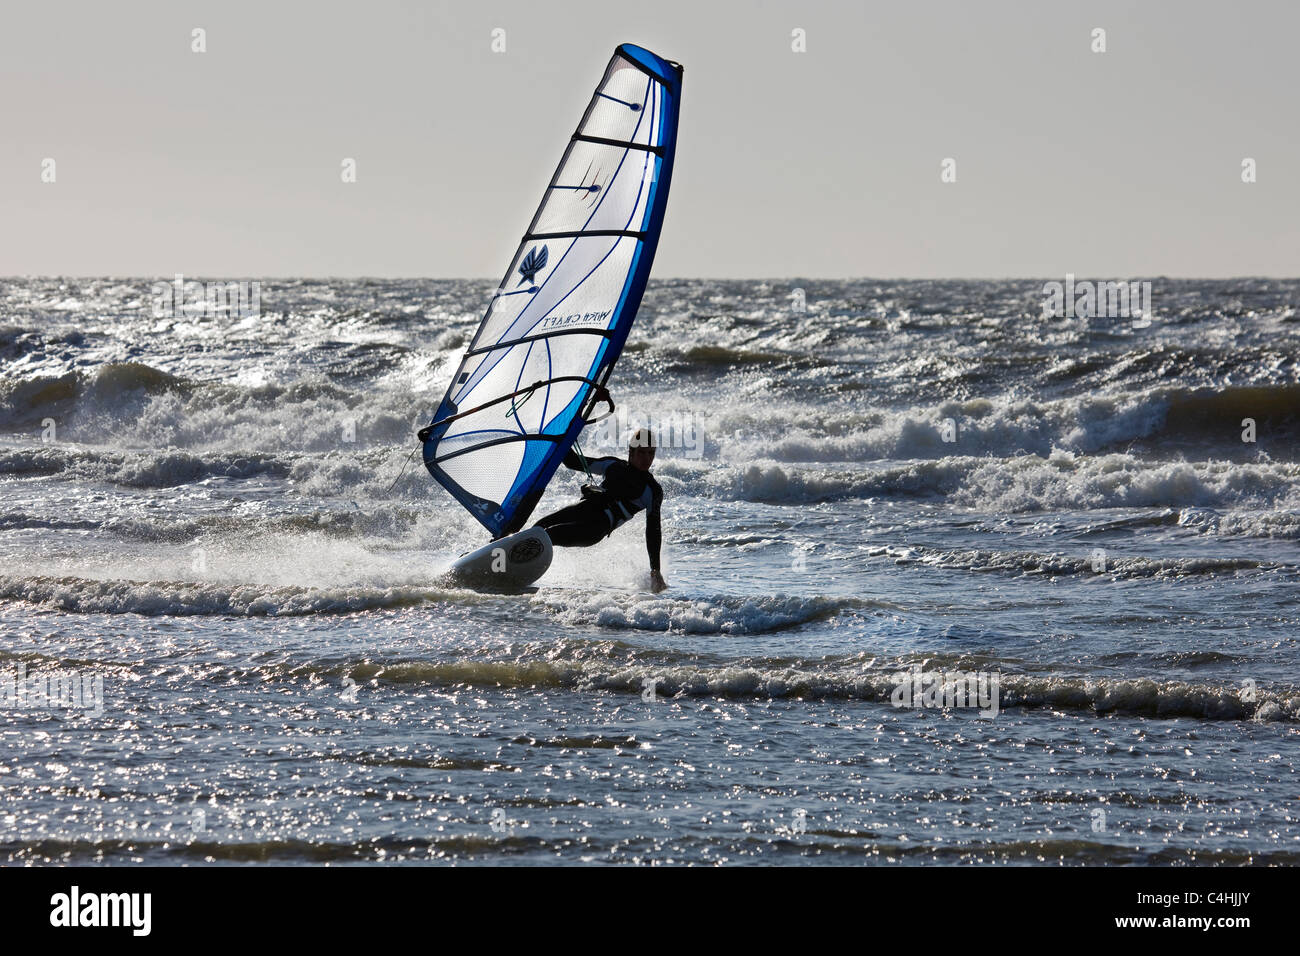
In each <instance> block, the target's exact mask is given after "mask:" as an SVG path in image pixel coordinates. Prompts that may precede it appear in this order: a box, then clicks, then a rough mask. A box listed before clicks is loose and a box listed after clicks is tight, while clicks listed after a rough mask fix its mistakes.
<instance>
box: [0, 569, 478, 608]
mask: <svg viewBox="0 0 1300 956" xmlns="http://www.w3.org/2000/svg"><path fill="white" fill-rule="evenodd" d="M470 595H472V592H453V591H449V590H447V589H439V588H430V587H413V586H409V585H406V586H395V587H388V588H376V587H331V588H305V587H269V586H267V585H260V584H236V585H231V584H202V583H188V582H183V581H125V580H96V579H90V578H78V577H58V578H56V577H46V576H38V577H16V576H12V575H0V600H5V601H22V602H26V603H28V604H35V605H38V606H40V607H43V608H47V609H50V610H57V611H63V612H66V613H73V614H142V615H146V616H150V617H156V616H162V615H169V616H182V617H184V616H193V615H215V616H236V617H298V616H303V615H309V614H351V613H354V612H356V611H369V610H374V609H378V608H398V607H410V606H413V605H417V604H423V603H426V602H429V601H437V600H442V599H446V598H447V597H448V596H455V597H457V598H458V599H459V600H461V601H464V600H467V599H470V600H472V597H471V596H470Z"/></svg>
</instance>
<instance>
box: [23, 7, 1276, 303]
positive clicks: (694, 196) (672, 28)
mask: <svg viewBox="0 0 1300 956" xmlns="http://www.w3.org/2000/svg"><path fill="white" fill-rule="evenodd" d="M196 27H197V28H203V29H204V30H205V31H206V42H207V52H205V53H193V52H191V31H192V30H193V29H194V28H196ZM1097 27H1100V28H1104V29H1105V31H1106V46H1107V51H1106V52H1105V53H1094V52H1092V50H1091V46H1092V43H1093V39H1092V31H1093V29H1094V28H1097ZM494 28H501V29H503V30H505V41H506V51H505V52H504V53H493V52H492V50H491V44H492V31H493V29H494ZM796 28H798V29H802V30H804V31H806V37H807V40H806V43H807V52H805V53H796V52H793V51H792V50H791V43H792V40H791V31H792V30H795V29H796ZM1297 36H1300V3H1295V2H1290V0H1277V2H1258V0H1255V2H1252V0H1244V2H1233V3H1192V2H1186V0H1182V2H1150V0H1146V2H1132V0H1125V2H1119V3H1057V2H1053V3H1044V2H1041V0H1025V2H990V3H979V2H970V0H953V2H931V3H924V2H906V3H905V2H893V3H879V4H868V3H862V2H849V0H811V2H810V0H798V2H735V0H733V2H725V0H655V2H654V3H649V4H647V3H624V2H616V0H546V2H540V0H529V2H518V3H516V2H510V3H493V2H397V0H366V2H319V0H316V2H268V0H260V2H232V0H219V2H218V0H213V2H175V0H168V2H156V3H154V2H129V0H127V2H120V3H103V2H98V0H96V2H68V3H35V2H33V3H17V2H7V3H5V4H4V5H3V6H2V7H0V275H27V274H38V275H39V274H63V275H133V276H170V275H172V274H174V273H177V272H183V273H185V274H187V275H194V276H209V277H221V278H239V277H255V276H291V275H293V276H362V275H366V276H432V277H452V276H471V277H484V278H491V279H495V278H496V277H498V276H499V275H500V273H501V272H502V270H503V269H504V268H505V264H506V260H507V258H508V257H509V256H510V254H511V253H512V252H513V251H514V248H515V245H516V243H517V242H518V240H519V237H520V235H521V234H522V232H523V230H524V229H525V227H526V226H527V225H528V221H529V219H530V218H531V215H532V212H533V209H534V207H535V206H536V205H537V203H538V201H539V200H540V198H541V192H542V189H543V188H544V187H545V185H546V183H547V181H548V180H549V178H550V175H551V172H552V170H553V168H554V166H555V164H556V162H557V161H558V160H559V157H560V154H561V153H562V151H563V149H564V146H565V144H566V142H567V139H568V136H569V134H570V133H571V132H572V131H573V128H574V126H576V124H577V121H578V119H579V117H580V115H581V112H582V109H583V108H584V106H585V105H586V102H587V99H588V97H589V96H590V94H591V90H592V88H593V87H594V86H595V84H596V82H597V81H598V80H599V78H600V74H601V71H602V69H603V68H604V66H605V63H606V62H607V60H608V59H609V57H610V55H611V54H612V52H613V49H614V47H615V46H617V45H618V43H620V42H624V41H628V42H634V43H638V44H640V45H642V46H645V47H648V48H649V49H651V50H653V51H655V52H656V53H658V54H660V55H662V56H664V57H666V58H669V59H674V60H677V61H679V62H681V63H682V64H683V65H684V66H685V68H686V75H685V81H684V86H683V103H682V120H681V129H680V147H679V149H678V154H677V166H676V170H675V172H674V175H673V186H672V196H671V198H670V200H669V203H668V216H667V220H666V225H665V228H664V234H663V238H662V241H661V244H660V248H659V254H658V258H657V261H656V264H655V269H654V273H653V274H654V275H655V276H656V277H660V278H664V277H670V276H734V277H771V278H789V277H806V278H812V277H833V276H878V277H946V276H953V277H1021V276H1024V277H1041V276H1047V277H1054V276H1061V275H1063V274H1064V273H1066V272H1073V273H1075V274H1078V275H1080V276H1092V277H1096V278H1118V277H1127V276H1136V275H1143V276H1154V275H1170V276H1231V275H1286V276H1295V275H1297V274H1298V273H1300V184H1298V183H1297V180H1298V178H1300V80H1298V79H1297V75H1296V56H1295V44H1296V38H1297ZM345 157H351V158H354V159H355V160H356V163H357V182H355V183H350V184H348V183H343V182H342V181H341V179H340V170H341V167H340V164H341V163H342V161H343V160H344V158H345ZM947 157H951V158H953V159H955V160H956V172H957V181H956V182H955V183H948V184H945V183H942V182H941V181H940V166H941V163H942V161H943V160H944V159H945V158H947ZM1247 157H1250V158H1253V159H1254V160H1255V161H1256V163H1257V176H1258V181H1257V182H1255V183H1253V184H1245V183H1243V182H1242V181H1241V164H1242V160H1243V159H1245V158H1247ZM47 158H51V159H53V160H54V161H55V164H56V165H55V172H56V176H57V179H56V181H55V182H54V183H43V182H42V181H41V176H42V163H43V161H44V160H45V159H47Z"/></svg>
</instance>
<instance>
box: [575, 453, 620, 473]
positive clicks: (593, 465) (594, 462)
mask: <svg viewBox="0 0 1300 956" xmlns="http://www.w3.org/2000/svg"><path fill="white" fill-rule="evenodd" d="M620 460H621V459H618V458H588V459H587V465H586V467H585V468H584V467H583V465H582V456H581V455H579V454H578V450H577V449H576V448H570V449H569V451H568V453H567V454H565V456H564V467H565V468H572V469H573V470H574V471H590V472H591V474H592V477H594V478H603V477H605V469H606V468H608V467H609V466H610V465H612V464H613V463H614V462H616V461H620Z"/></svg>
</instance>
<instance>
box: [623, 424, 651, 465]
mask: <svg viewBox="0 0 1300 956" xmlns="http://www.w3.org/2000/svg"><path fill="white" fill-rule="evenodd" d="M654 461H655V436H654V432H652V431H651V430H650V429H648V428H638V429H637V430H636V431H634V432H633V433H632V437H631V438H630V439H628V443H627V462H628V464H629V465H631V466H632V467H633V468H637V469H640V470H641V471H649V470H650V466H651V465H653V464H654Z"/></svg>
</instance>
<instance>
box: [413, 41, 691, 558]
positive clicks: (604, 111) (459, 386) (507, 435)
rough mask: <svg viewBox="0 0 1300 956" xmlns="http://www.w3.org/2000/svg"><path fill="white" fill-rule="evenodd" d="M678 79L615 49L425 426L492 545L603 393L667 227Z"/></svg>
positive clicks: (511, 525)
mask: <svg viewBox="0 0 1300 956" xmlns="http://www.w3.org/2000/svg"><path fill="white" fill-rule="evenodd" d="M681 81H682V68H681V67H680V66H679V65H678V64H676V63H673V62H671V61H669V60H664V59H661V58H660V57H658V56H655V55H654V54H653V53H651V52H650V51H648V50H643V49H641V48H640V47H637V46H632V45H630V44H623V45H622V46H620V47H619V48H618V49H617V50H615V51H614V57H613V59H611V60H610V62H609V66H608V67H607V68H606V70H605V75H604V78H603V79H602V80H601V81H600V85H599V86H598V87H597V88H596V91H595V93H593V94H592V97H591V102H590V103H589V104H588V105H587V110H586V112H585V113H584V114H583V116H582V122H581V123H579V124H578V129H577V131H576V132H575V133H574V134H573V136H572V137H571V138H570V140H569V146H568V148H567V149H566V150H565V151H564V158H563V159H561V160H560V165H559V168H558V169H556V171H555V175H554V176H552V177H551V182H550V185H549V186H548V187H547V189H546V194H545V196H544V197H543V198H542V204H541V206H540V207H539V208H538V210H537V213H536V215H534V216H533V220H532V223H531V224H530V225H529V227H528V231H527V232H526V233H525V234H524V238H523V241H522V242H520V244H519V248H518V249H517V250H516V251H515V254H514V257H513V258H512V259H511V262H510V268H509V269H508V270H506V275H505V278H504V279H503V280H502V281H501V284H500V286H499V287H498V288H497V290H496V294H495V295H494V296H493V298H492V303H491V305H489V307H488V310H487V314H486V315H484V317H483V322H482V323H481V324H480V325H479V328H478V332H477V333H476V334H475V335H474V339H473V341H472V342H471V343H470V345H469V348H468V349H467V350H466V352H465V355H464V356H463V357H462V359H461V362H460V365H459V367H458V368H457V369H456V373H455V375H454V376H453V377H452V381H451V386H450V387H449V388H448V389H447V393H446V395H445V396H444V397H443V399H442V403H441V404H440V405H439V406H438V411H437V413H436V414H435V415H434V418H433V421H432V423H430V424H429V425H428V426H427V427H425V428H423V429H421V431H420V439H421V441H423V442H424V463H425V465H426V467H428V469H429V472H430V474H432V475H433V477H434V478H436V479H437V480H438V482H439V483H441V484H442V486H443V487H444V488H446V489H447V490H448V491H449V492H451V493H452V495H454V496H455V497H456V499H457V500H458V501H460V503H461V504H463V505H464V506H465V507H466V508H467V509H469V511H470V513H471V514H473V515H474V517H475V518H477V519H478V520H479V521H480V522H481V523H482V524H483V526H484V527H486V528H487V529H488V530H489V531H491V532H492V535H493V537H501V536H502V535H507V534H511V533H513V532H515V531H518V530H519V529H520V528H522V527H523V526H524V524H525V522H526V521H527V520H528V517H529V515H530V514H531V513H532V511H533V509H534V508H535V507H536V505H537V501H538V499H540V498H541V496H542V492H543V491H544V490H545V489H546V484H547V482H549V481H550V480H551V477H552V476H553V475H554V474H555V471H556V469H557V468H559V466H560V462H561V459H562V458H563V457H564V455H565V453H566V452H567V451H568V450H569V448H570V447H572V445H573V443H574V441H575V440H576V439H577V437H578V433H579V432H581V431H582V428H583V426H584V425H585V424H586V423H587V416H589V415H590V414H591V413H592V411H593V409H594V408H595V407H596V406H597V404H598V399H599V400H601V401H606V400H607V393H604V386H605V383H606V382H607V381H608V380H609V376H610V373H611V372H612V371H613V368H614V362H615V361H616V360H617V359H618V356H619V353H620V352H621V351H622V350H623V344H624V343H625V342H626V341H627V336H628V332H629V330H630V329H631V326H632V320H633V319H634V318H635V317H636V313H637V308H638V307H639V306H640V303H641V294H642V293H643V292H644V291H645V285H646V279H647V278H648V277H649V274H650V265H651V262H652V261H653V260H654V254H655V248H656V246H657V245H658V242H659V230H660V227H661V226H662V225H663V218H664V209H665V207H666V205H667V202H668V184H669V180H670V178H671V176H672V168H673V154H674V151H675V147H676V144H677V113H678V103H679V98H680V94H681ZM525 155H526V154H525V153H523V152H521V153H520V157H521V159H522V158H524V156H525ZM611 407H612V406H611Z"/></svg>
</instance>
